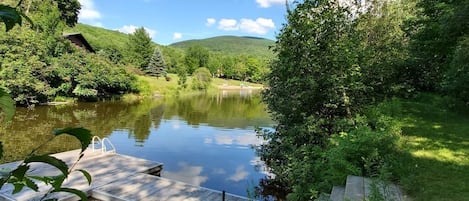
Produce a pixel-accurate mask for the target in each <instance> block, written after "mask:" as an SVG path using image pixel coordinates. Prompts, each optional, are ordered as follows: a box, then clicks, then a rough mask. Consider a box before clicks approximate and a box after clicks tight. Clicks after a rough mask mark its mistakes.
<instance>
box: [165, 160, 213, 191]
mask: <svg viewBox="0 0 469 201" xmlns="http://www.w3.org/2000/svg"><path fill="white" fill-rule="evenodd" d="M178 166H179V169H178V170H177V171H176V172H172V171H169V170H164V171H163V172H162V175H161V176H162V177H165V178H171V179H174V180H177V181H182V182H186V183H189V184H192V185H196V186H201V185H202V184H203V183H204V182H206V181H207V180H208V177H207V176H202V175H201V173H202V171H203V167H202V166H191V165H189V164H188V163H186V162H179V163H178Z"/></svg>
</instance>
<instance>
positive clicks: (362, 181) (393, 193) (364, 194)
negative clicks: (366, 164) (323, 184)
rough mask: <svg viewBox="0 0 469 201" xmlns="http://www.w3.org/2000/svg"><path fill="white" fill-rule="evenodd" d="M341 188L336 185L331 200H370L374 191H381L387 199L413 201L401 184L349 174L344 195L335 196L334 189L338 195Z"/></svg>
mask: <svg viewBox="0 0 469 201" xmlns="http://www.w3.org/2000/svg"><path fill="white" fill-rule="evenodd" d="M340 188H342V187H336V186H334V187H333V188H332V194H331V200H332V201H343V200H347V201H365V200H370V198H371V197H372V196H373V192H379V194H380V195H381V197H382V198H383V199H384V200H386V201H391V200H392V201H411V199H410V198H409V197H408V196H406V195H405V194H404V192H403V191H402V190H401V189H400V188H399V186H397V185H395V184H392V183H387V182H382V181H376V180H375V181H374V180H372V179H369V178H364V177H359V176H353V175H349V176H347V182H346V185H345V189H343V197H342V198H341V199H340V198H336V197H333V196H335V195H334V191H337V192H338V193H337V195H339V194H340V192H339V191H340V190H341V189H340Z"/></svg>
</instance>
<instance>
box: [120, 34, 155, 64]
mask: <svg viewBox="0 0 469 201" xmlns="http://www.w3.org/2000/svg"><path fill="white" fill-rule="evenodd" d="M127 47H129V49H128V52H127V54H126V56H127V57H126V59H127V62H128V63H131V64H134V65H135V66H136V67H138V68H140V69H141V70H145V68H146V67H147V66H148V63H149V62H150V58H151V54H152V48H153V47H152V42H151V37H150V35H149V34H148V33H147V31H145V28H143V27H140V28H138V29H136V30H135V32H134V33H133V34H130V35H129V41H128V42H127Z"/></svg>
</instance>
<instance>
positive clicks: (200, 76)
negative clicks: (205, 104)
mask: <svg viewBox="0 0 469 201" xmlns="http://www.w3.org/2000/svg"><path fill="white" fill-rule="evenodd" d="M210 82H212V74H211V73H210V71H209V70H208V69H207V68H204V67H202V68H198V69H197V70H195V71H194V73H193V74H192V85H191V86H192V89H194V90H207V89H208V86H209V85H210Z"/></svg>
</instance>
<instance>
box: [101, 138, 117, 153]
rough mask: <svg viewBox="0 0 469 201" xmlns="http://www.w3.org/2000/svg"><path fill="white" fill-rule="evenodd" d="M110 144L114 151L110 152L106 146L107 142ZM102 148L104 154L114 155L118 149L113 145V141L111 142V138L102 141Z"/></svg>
mask: <svg viewBox="0 0 469 201" xmlns="http://www.w3.org/2000/svg"><path fill="white" fill-rule="evenodd" d="M106 141H107V142H108V144H109V145H110V146H111V147H112V149H111V150H110V151H108V150H107V146H106V145H105V144H104V143H105V142H106ZM101 146H102V152H112V153H116V147H114V145H113V144H112V142H111V140H109V138H103V139H102V140H101Z"/></svg>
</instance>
